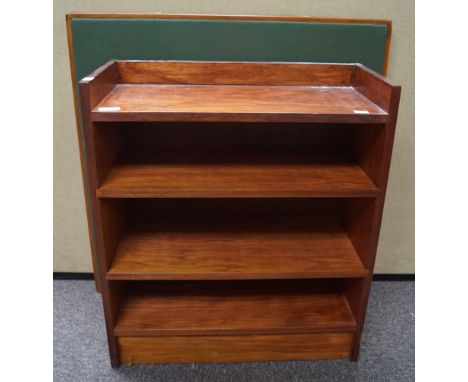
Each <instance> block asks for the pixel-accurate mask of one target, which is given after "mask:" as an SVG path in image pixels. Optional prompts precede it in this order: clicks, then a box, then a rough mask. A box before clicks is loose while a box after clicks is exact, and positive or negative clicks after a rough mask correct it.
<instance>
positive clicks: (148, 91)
mask: <svg viewBox="0 0 468 382" xmlns="http://www.w3.org/2000/svg"><path fill="white" fill-rule="evenodd" d="M114 108H118V109H115V110H114ZM91 118H92V120H93V121H213V122H217V121H237V122H268V121H275V122H335V123H339V122H345V123H379V122H381V123H383V122H386V120H387V118H388V114H387V113H386V112H385V111H383V110H382V109H381V108H379V107H378V106H377V105H375V104H374V103H372V102H371V101H369V100H368V99H367V98H366V97H364V96H363V95H362V94H361V93H359V92H358V91H356V90H355V89H354V88H353V87H342V86H338V87H337V86H319V87H314V86H260V85H255V86H250V85H154V84H151V85H147V84H145V85H132V84H121V85H117V86H116V87H115V88H114V89H113V90H112V91H111V92H110V93H109V94H108V95H107V97H106V98H105V99H104V100H103V101H102V102H101V103H100V104H99V105H97V107H96V108H95V109H94V110H93V111H92V113H91Z"/></svg>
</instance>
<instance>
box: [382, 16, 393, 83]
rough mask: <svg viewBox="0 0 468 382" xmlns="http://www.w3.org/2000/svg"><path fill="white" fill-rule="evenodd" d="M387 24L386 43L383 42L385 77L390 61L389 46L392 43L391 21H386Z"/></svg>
mask: <svg viewBox="0 0 468 382" xmlns="http://www.w3.org/2000/svg"><path fill="white" fill-rule="evenodd" d="M386 24H387V41H386V42H385V57H384V67H383V75H384V76H387V74H388V62H389V60H390V44H391V43H392V22H391V20H386Z"/></svg>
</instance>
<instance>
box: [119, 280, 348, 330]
mask: <svg viewBox="0 0 468 382" xmlns="http://www.w3.org/2000/svg"><path fill="white" fill-rule="evenodd" d="M171 283H172V282H169V284H168V283H167V282H165V283H164V282H163V283H162V284H151V285H148V284H145V283H136V285H135V283H134V285H131V287H130V288H128V289H127V294H126V295H125V297H124V298H123V302H122V305H121V308H120V312H119V317H118V319H117V324H116V326H115V328H114V333H115V335H117V336H127V337H128V336H163V335H215V334H225V335H228V334H265V333H267V334H280V333H304V332H321V331H327V332H333V331H353V330H354V329H355V327H356V323H355V321H354V318H353V315H352V313H351V311H350V309H349V307H348V306H347V303H346V299H345V297H344V295H343V293H342V292H341V291H340V289H339V287H338V286H337V283H336V282H333V281H331V282H330V281H327V280H325V281H324V280H322V281H320V282H315V283H310V282H308V281H303V280H300V281H293V282H291V281H276V282H271V281H269V282H265V281H261V282H259V281H251V282H244V281H238V282H232V281H231V282H227V281H209V282H185V283H177V284H176V285H171Z"/></svg>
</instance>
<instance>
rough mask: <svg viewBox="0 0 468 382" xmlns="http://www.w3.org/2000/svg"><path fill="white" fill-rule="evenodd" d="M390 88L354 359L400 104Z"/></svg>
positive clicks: (396, 88) (398, 91) (397, 94)
mask: <svg viewBox="0 0 468 382" xmlns="http://www.w3.org/2000/svg"><path fill="white" fill-rule="evenodd" d="M390 90H391V91H390V96H389V97H390V98H389V107H388V112H389V116H390V119H389V121H388V122H387V124H386V126H385V129H386V138H385V143H384V148H383V153H382V158H383V162H382V170H381V174H380V182H379V183H380V185H381V186H380V188H381V194H380V196H379V197H378V198H377V199H376V205H375V207H374V212H373V218H372V224H371V227H372V229H371V232H370V237H371V240H370V253H371V254H372V256H371V257H370V263H369V266H368V268H367V269H368V270H369V272H370V274H369V277H367V278H366V279H365V280H364V286H363V293H362V296H361V302H360V304H359V307H360V309H359V311H358V312H357V317H356V315H355V317H356V321H357V323H358V324H357V327H356V333H355V335H354V344H353V351H352V356H351V359H352V360H354V361H357V359H358V357H359V348H360V343H361V336H362V331H363V327H364V323H365V318H366V310H367V306H368V303H369V295H370V287H371V283H372V277H371V275H372V274H373V273H374V266H375V260H376V254H377V247H378V243H379V237H380V228H381V225H382V215H383V209H384V205H385V195H386V192H387V185H388V177H389V172H390V164H391V160H392V152H393V143H394V139H395V128H396V123H397V117H398V108H399V105H400V95H401V87H400V86H393V87H391V88H390Z"/></svg>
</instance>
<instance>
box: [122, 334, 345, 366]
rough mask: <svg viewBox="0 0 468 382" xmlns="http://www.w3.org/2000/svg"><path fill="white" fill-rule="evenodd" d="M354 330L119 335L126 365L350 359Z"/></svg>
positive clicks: (123, 360) (123, 361)
mask: <svg viewBox="0 0 468 382" xmlns="http://www.w3.org/2000/svg"><path fill="white" fill-rule="evenodd" d="M352 341H353V334H352V333H312V334H303V333H302V334H287V335H285V334H270V335H229V336H221V335H216V336H168V337H118V338H117V342H118V347H119V353H120V362H122V363H124V364H142V363H167V362H170V363H173V362H233V361H237V362H239V361H276V360H278V361H279V360H311V359H330V358H349V356H350V352H351V345H352Z"/></svg>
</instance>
